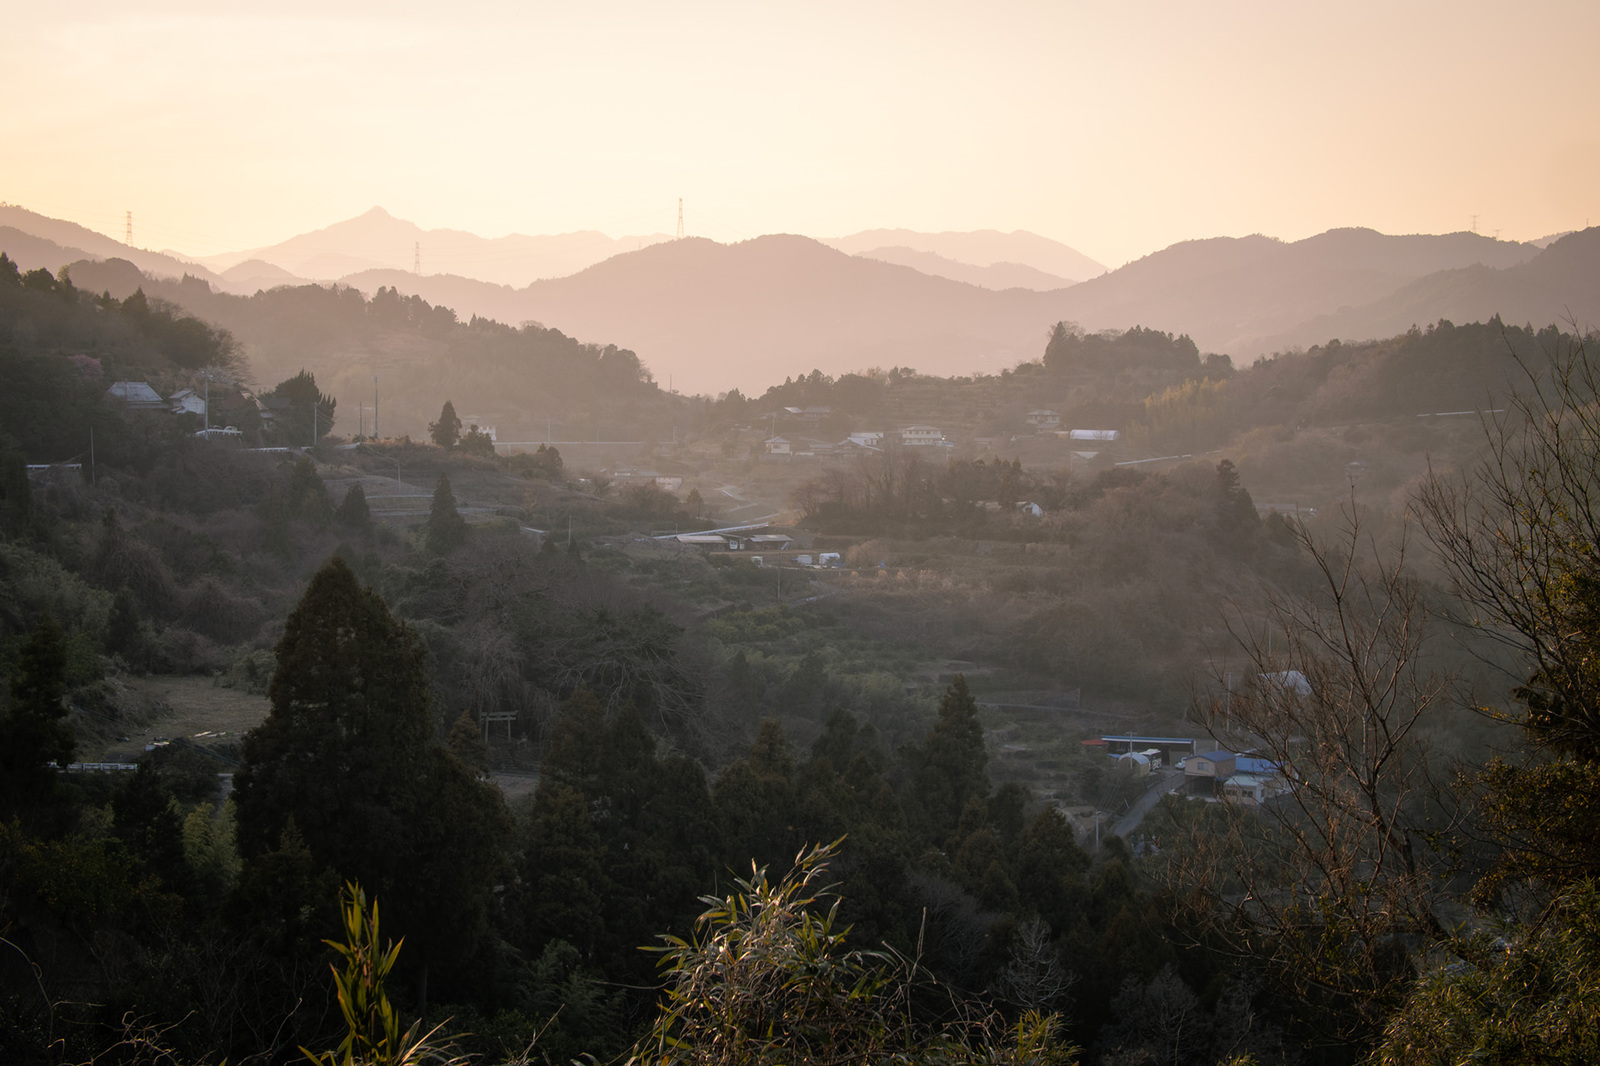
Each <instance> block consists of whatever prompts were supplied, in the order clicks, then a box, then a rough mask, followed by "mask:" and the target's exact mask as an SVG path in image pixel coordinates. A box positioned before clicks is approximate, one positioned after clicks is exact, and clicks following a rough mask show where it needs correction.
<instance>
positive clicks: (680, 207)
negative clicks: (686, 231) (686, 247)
mask: <svg viewBox="0 0 1600 1066" xmlns="http://www.w3.org/2000/svg"><path fill="white" fill-rule="evenodd" d="M678 240H680V241H681V240H683V197H681V196H680V197H678Z"/></svg>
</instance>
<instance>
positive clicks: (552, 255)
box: [204, 207, 667, 285]
mask: <svg viewBox="0 0 1600 1066" xmlns="http://www.w3.org/2000/svg"><path fill="white" fill-rule="evenodd" d="M666 239H667V237H666V234H662V233H653V234H650V235H648V236H642V237H617V238H613V237H608V236H606V235H605V234H604V233H599V232H596V231H594V230H581V231H579V232H576V233H560V234H554V235H547V236H536V237H530V236H526V235H523V234H517V233H513V234H511V235H509V236H506V237H492V238H491V237H480V236H478V235H477V234H475V233H467V232H465V231H463V230H453V229H423V228H422V227H421V226H418V225H417V224H416V223H414V222H407V221H405V220H404V219H398V218H395V217H394V216H393V215H391V214H389V213H388V212H387V211H385V210H384V209H383V208H381V207H374V208H373V209H372V210H370V211H368V212H367V213H366V214H364V215H360V216H358V217H356V218H352V219H347V220H345V221H343V222H337V223H334V224H333V225H331V226H327V227H325V228H323V229H319V230H314V231H312V232H310V233H302V234H300V235H298V236H296V237H291V238H289V239H288V240H286V241H281V242H279V243H278V244H274V245H271V246H269V247H266V248H253V249H250V250H248V251H242V252H230V253H227V254H225V255H216V256H208V257H207V258H206V259H205V260H204V262H205V263H206V264H207V265H208V266H209V267H211V268H212V269H214V270H219V271H224V272H226V271H229V270H231V269H232V268H234V267H235V266H237V265H240V264H241V263H243V262H245V261H247V260H259V261H260V262H263V263H268V264H271V265H272V266H275V267H278V268H279V269H281V270H284V271H287V272H288V273H290V274H292V275H294V276H295V277H296V278H305V279H309V280H316V281H332V280H336V279H338V278H342V277H344V276H346V275H348V274H354V273H358V272H360V271H363V270H385V269H394V270H410V269H411V268H412V267H413V266H414V265H416V263H417V259H418V258H419V257H420V259H421V261H422V262H421V265H422V270H423V272H424V273H427V274H439V273H443V274H454V275H457V276H460V277H468V278H475V279H477V280H480V281H489V282H493V283H495V284H501V285H526V284H527V283H528V282H530V281H532V280H534V279H536V278H558V277H564V276H565V275H568V274H574V273H576V272H578V271H579V270H582V269H583V268H584V267H587V266H592V265H593V264H595V263H598V262H600V261H601V260H603V259H609V258H610V257H611V256H614V255H616V254H618V253H619V252H624V251H630V250H633V249H636V248H639V247H643V246H644V245H647V244H654V243H656V242H658V241H664V240H666Z"/></svg>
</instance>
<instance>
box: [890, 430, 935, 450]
mask: <svg viewBox="0 0 1600 1066" xmlns="http://www.w3.org/2000/svg"><path fill="white" fill-rule="evenodd" d="M900 443H901V444H904V445H906V446H907V447H908V448H932V447H935V446H937V445H939V444H942V443H944V434H943V433H941V432H939V429H938V427H936V426H907V427H905V428H904V429H902V430H901V431H900Z"/></svg>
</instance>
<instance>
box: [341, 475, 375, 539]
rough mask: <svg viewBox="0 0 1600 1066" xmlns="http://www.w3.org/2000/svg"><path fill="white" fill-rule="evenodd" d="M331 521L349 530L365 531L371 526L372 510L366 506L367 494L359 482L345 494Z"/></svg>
mask: <svg viewBox="0 0 1600 1066" xmlns="http://www.w3.org/2000/svg"><path fill="white" fill-rule="evenodd" d="M333 519H334V521H336V522H338V523H339V524H340V525H342V526H349V527H350V528H351V529H360V530H365V529H367V528H368V527H369V526H371V525H372V509H371V508H370V507H368V506H367V492H366V490H365V489H363V488H362V487H361V482H359V481H358V482H356V483H355V484H354V485H351V486H350V488H349V490H348V491H347V492H345V494H344V501H343V502H342V503H340V504H339V509H338V510H337V511H335V512H334V514H333Z"/></svg>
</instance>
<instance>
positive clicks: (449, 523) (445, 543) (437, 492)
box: [427, 474, 467, 555]
mask: <svg viewBox="0 0 1600 1066" xmlns="http://www.w3.org/2000/svg"><path fill="white" fill-rule="evenodd" d="M466 539H467V522H466V519H464V518H462V517H461V512H460V511H457V510H456V498H455V495H454V494H453V493H452V492H451V491H450V476H449V475H448V474H440V475H439V484H438V485H436V486H435V487H434V490H433V503H432V505H430V506H429V508H428V532H427V546H428V551H430V552H432V553H433V554H434V555H449V554H450V553H451V552H453V551H455V550H456V549H457V548H459V547H460V546H461V545H462V543H463V542H464V541H465V540H466Z"/></svg>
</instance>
